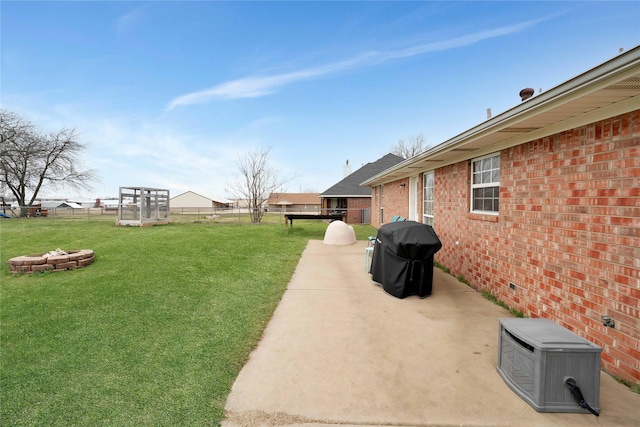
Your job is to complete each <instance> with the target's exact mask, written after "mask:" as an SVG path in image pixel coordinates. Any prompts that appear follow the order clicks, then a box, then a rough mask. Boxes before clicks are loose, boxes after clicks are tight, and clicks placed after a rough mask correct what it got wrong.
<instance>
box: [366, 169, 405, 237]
mask: <svg viewBox="0 0 640 427" xmlns="http://www.w3.org/2000/svg"><path fill="white" fill-rule="evenodd" d="M380 192H381V189H380V187H379V186H377V187H374V188H372V190H371V195H372V197H373V202H374V203H373V204H372V208H371V224H372V225H374V226H376V227H379V226H380V224H383V223H387V222H391V218H393V216H394V215H398V216H403V217H405V218H409V205H408V203H407V200H409V178H405V179H400V180H397V181H393V182H390V183H387V184H384V188H383V189H382V198H380ZM380 199H381V200H382V202H383V204H382V207H383V210H384V214H383V216H384V218H383V220H381V219H380V205H379V204H377V201H378V200H380Z"/></svg>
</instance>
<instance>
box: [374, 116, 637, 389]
mask: <svg viewBox="0 0 640 427" xmlns="http://www.w3.org/2000/svg"><path fill="white" fill-rule="evenodd" d="M434 177H435V207H434V209H435V213H434V228H435V230H436V232H437V234H438V236H439V238H440V239H441V241H442V243H443V248H442V250H440V251H439V252H438V253H437V254H436V257H435V259H436V261H437V262H439V263H441V264H442V265H444V266H446V267H448V268H449V269H450V270H451V273H452V274H454V275H455V276H459V275H461V276H463V277H464V278H465V279H466V280H468V281H469V282H470V284H471V286H472V287H473V288H475V289H478V290H486V291H490V292H491V293H492V294H494V295H495V296H496V297H498V298H499V299H500V300H502V301H504V302H505V303H506V304H508V305H509V306H511V307H514V308H517V309H518V310H521V311H522V312H524V313H525V314H526V315H527V316H530V317H545V318H549V319H552V320H554V321H555V322H557V323H559V324H560V325H562V326H564V327H566V328H568V329H570V330H572V331H574V332H575V333H577V334H578V335H580V336H583V337H585V338H587V339H588V340H590V341H592V342H594V343H596V344H598V345H600V346H601V347H602V348H603V353H602V367H603V368H604V369H605V370H607V371H608V372H610V373H612V374H615V375H618V376H620V377H622V378H625V379H628V380H631V381H633V382H636V383H638V382H640V110H637V111H634V112H631V113H628V114H624V115H622V116H618V117H614V118H611V119H607V120H603V121H599V122H596V123H592V124H589V125H587V126H583V127H580V128H576V129H572V130H569V131H565V132H562V133H559V134H556V135H552V136H550V137H547V138H543V139H538V140H534V141H530V142H528V143H525V144H521V145H518V146H515V147H512V148H508V149H504V150H502V151H501V152H500V212H499V215H497V216H492V215H478V214H473V213H470V207H469V204H470V201H469V195H470V160H467V161H463V162H459V163H456V164H453V165H449V166H445V167H443V168H439V169H436V170H435V176H434ZM400 183H401V181H396V182H394V183H389V184H385V188H384V200H383V201H382V202H383V204H384V210H385V217H386V215H388V214H389V213H391V212H394V209H395V210H397V211H398V212H399V214H400V215H402V211H401V210H400V209H401V206H400V204H402V203H404V205H405V208H406V206H407V205H408V203H407V200H408V198H407V197H406V196H405V197H404V198H402V190H403V188H402V187H400V186H399V185H397V184H400ZM405 188H406V187H405ZM375 190H376V189H374V191H375ZM377 190H378V191H379V188H378V189H377ZM374 200H375V199H374ZM376 210H378V207H377V206H376V205H375V202H374V207H373V212H374V213H375V211H376ZM421 210H422V209H421V207H420V212H421ZM394 214H395V213H394ZM377 219H378V221H376V216H375V215H372V222H373V224H374V225H376V226H379V225H380V222H379V218H377ZM385 219H386V218H385ZM387 222H388V220H387ZM510 283H513V284H514V285H515V289H511V288H510V286H509V284H510ZM602 315H608V316H610V317H611V318H612V319H613V320H614V321H615V328H610V327H605V326H604V325H603V322H602V319H601V316H602Z"/></svg>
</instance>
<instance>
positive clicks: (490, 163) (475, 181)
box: [471, 154, 500, 214]
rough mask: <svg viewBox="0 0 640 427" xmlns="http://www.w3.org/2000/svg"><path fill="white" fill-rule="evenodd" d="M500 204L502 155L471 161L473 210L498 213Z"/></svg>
mask: <svg viewBox="0 0 640 427" xmlns="http://www.w3.org/2000/svg"><path fill="white" fill-rule="evenodd" d="M499 205H500V155H499V154H493V155H491V156H487V157H482V158H479V159H474V160H473V161H472V162H471V211H472V212H481V213H490V214H497V213H498V208H499Z"/></svg>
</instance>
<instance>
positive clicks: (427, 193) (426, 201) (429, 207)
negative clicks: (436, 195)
mask: <svg viewBox="0 0 640 427" xmlns="http://www.w3.org/2000/svg"><path fill="white" fill-rule="evenodd" d="M422 182H423V190H422V191H423V197H422V200H423V206H422V222H423V223H424V224H427V225H431V226H433V172H426V173H424V174H422Z"/></svg>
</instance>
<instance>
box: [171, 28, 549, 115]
mask: <svg viewBox="0 0 640 427" xmlns="http://www.w3.org/2000/svg"><path fill="white" fill-rule="evenodd" d="M547 19H549V18H541V19H536V20H532V21H527V22H522V23H518V24H514V25H509V26H506V27H500V28H495V29H492V30H487V31H481V32H477V33H473V34H468V35H464V36H461V37H456V38H453V39H448V40H442V41H436V42H431V43H425V44H422V45H417V46H412V47H409V48H405V49H398V50H391V51H371V52H366V53H363V54H361V55H358V56H355V57H353V58H350V59H346V60H344V61H339V62H335V63H331V64H326V65H321V66H318V67H314V68H307V69H303V70H300V71H294V72H290V73H284V74H278V75H272V76H261V77H245V78H241V79H237V80H231V81H228V82H225V83H221V84H219V85H217V86H214V87H211V88H209V89H205V90H201V91H197V92H192V93H188V94H186V95H181V96H178V97H176V98H174V99H173V100H172V101H171V102H170V103H169V104H168V106H167V110H171V109H173V108H175V107H177V106H180V105H192V104H204V103H207V102H209V101H211V100H214V99H239V98H257V97H261V96H265V95H269V94H272V93H274V92H275V91H276V90H277V89H278V88H280V87H282V86H285V85H287V84H291V83H295V82H299V81H304V80H309V79H312V78H317V77H323V76H329V75H332V74H336V73H339V72H346V71H349V70H353V69H357V68H364V67H371V66H374V65H378V64H381V63H384V62H387V61H390V60H393V59H399V58H408V57H412V56H418V55H422V54H425V53H428V52H435V51H441V50H448V49H454V48H459V47H463V46H468V45H471V44H475V43H478V42H481V41H483V40H488V39H491V38H496V37H502V36H507V35H509V34H514V33H517V32H521V31H524V30H526V29H528V28H531V27H533V26H535V25H537V24H538V23H540V22H542V21H545V20H547Z"/></svg>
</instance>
